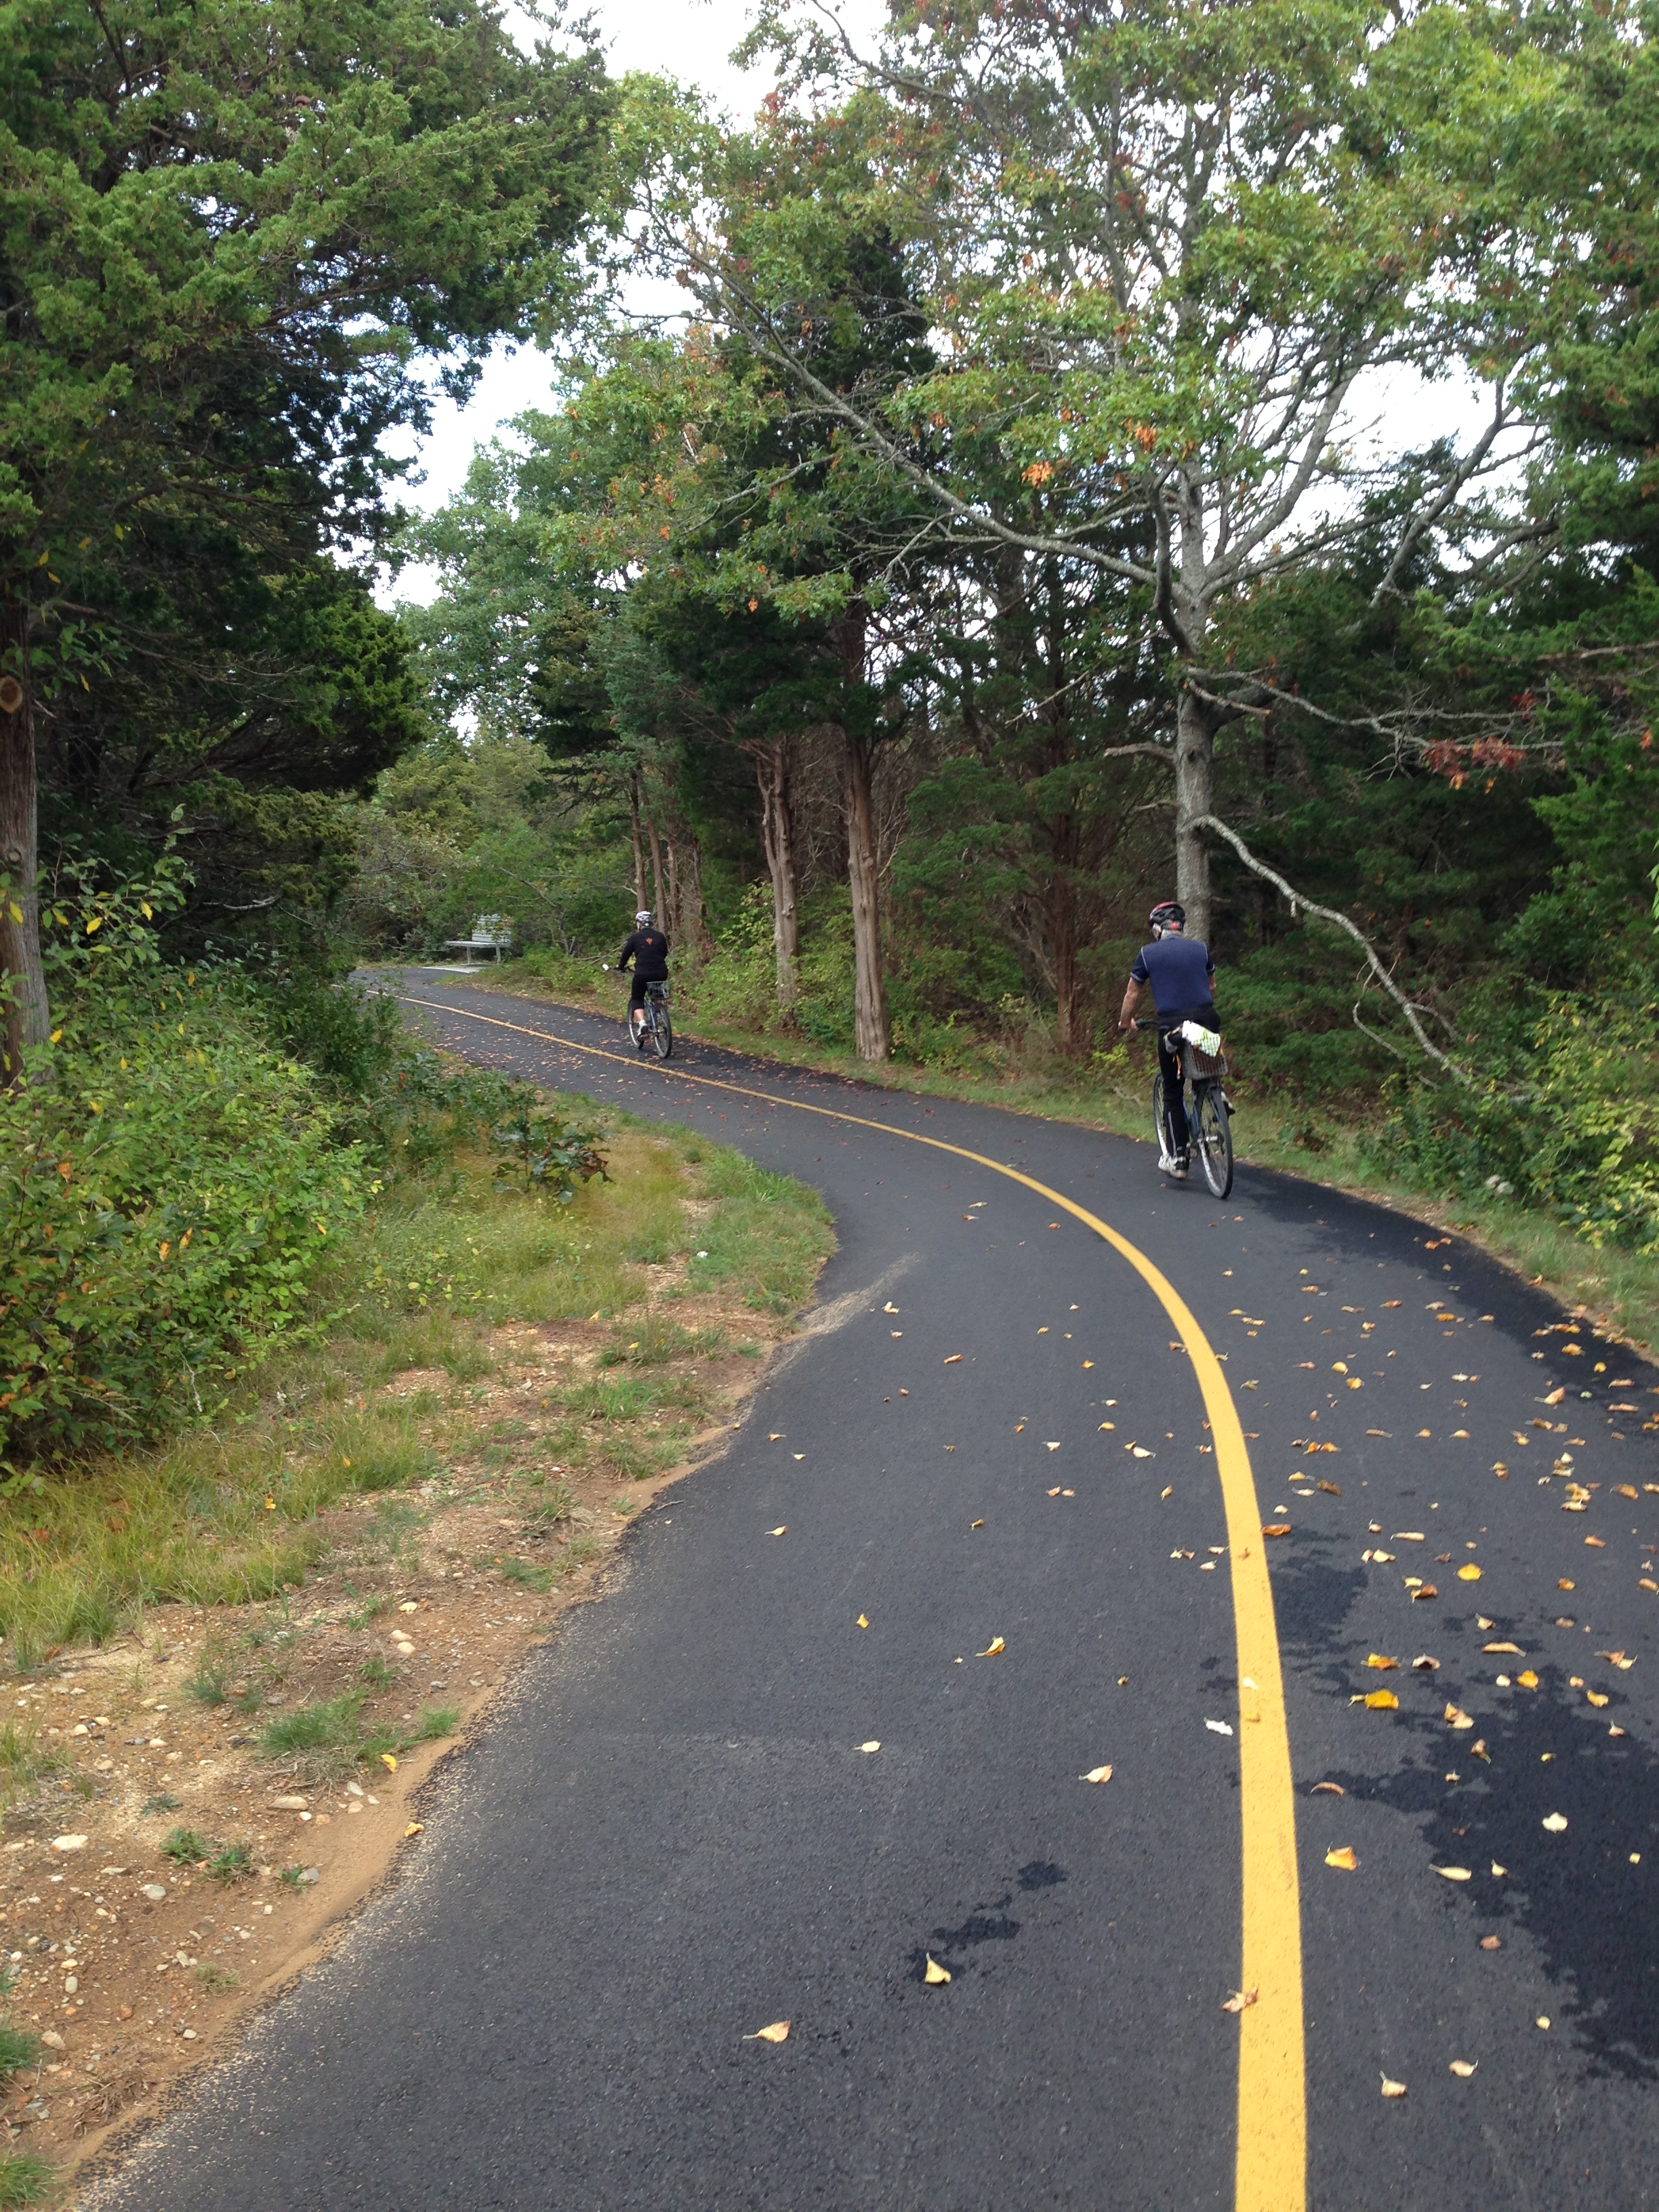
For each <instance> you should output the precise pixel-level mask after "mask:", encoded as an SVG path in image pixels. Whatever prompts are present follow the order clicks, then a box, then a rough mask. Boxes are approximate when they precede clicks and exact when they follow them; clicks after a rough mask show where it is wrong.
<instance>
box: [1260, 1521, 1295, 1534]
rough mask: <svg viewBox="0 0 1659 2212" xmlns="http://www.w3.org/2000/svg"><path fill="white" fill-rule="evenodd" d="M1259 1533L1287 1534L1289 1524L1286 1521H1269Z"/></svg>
mask: <svg viewBox="0 0 1659 2212" xmlns="http://www.w3.org/2000/svg"><path fill="white" fill-rule="evenodd" d="M1261 1533H1262V1534H1263V1535H1264V1536H1288V1535H1289V1534H1290V1533H1291V1524H1290V1522H1288V1521H1269V1522H1268V1523H1267V1526H1266V1528H1263V1530H1262V1531H1261Z"/></svg>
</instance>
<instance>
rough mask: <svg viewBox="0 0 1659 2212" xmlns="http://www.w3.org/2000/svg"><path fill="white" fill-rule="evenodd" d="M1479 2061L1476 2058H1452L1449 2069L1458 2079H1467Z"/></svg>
mask: <svg viewBox="0 0 1659 2212" xmlns="http://www.w3.org/2000/svg"><path fill="white" fill-rule="evenodd" d="M1479 2064H1480V2060H1479V2059H1478V2058H1454V2059H1453V2061H1452V2063H1451V2066H1450V2069H1449V2070H1450V2071H1451V2072H1452V2073H1454V2074H1455V2075H1456V2076H1457V2078H1458V2080H1459V2081H1468V2078H1469V2076H1470V2075H1472V2074H1473V2073H1474V2069H1475V2068H1476V2067H1477V2066H1478V2065H1479Z"/></svg>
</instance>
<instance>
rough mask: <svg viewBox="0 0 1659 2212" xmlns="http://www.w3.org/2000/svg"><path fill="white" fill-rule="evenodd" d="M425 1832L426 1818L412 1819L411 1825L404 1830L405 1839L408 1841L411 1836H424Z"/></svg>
mask: <svg viewBox="0 0 1659 2212" xmlns="http://www.w3.org/2000/svg"><path fill="white" fill-rule="evenodd" d="M425 1833H426V1822H425V1821H424V1820H411V1821H410V1824H409V1826H407V1827H406V1828H405V1829H404V1842H405V1843H407V1842H408V1840H409V1838H410V1837H411V1836H423V1835H424V1834H425Z"/></svg>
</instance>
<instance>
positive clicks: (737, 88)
mask: <svg viewBox="0 0 1659 2212" xmlns="http://www.w3.org/2000/svg"><path fill="white" fill-rule="evenodd" d="M844 12H845V13H846V15H848V19H849V20H850V21H854V22H858V21H875V20H878V17H879V16H880V15H883V14H884V12H885V10H884V9H882V8H880V6H879V4H878V0H853V4H852V5H850V6H848V8H847V9H845V11H844ZM592 13H593V15H594V18H595V20H596V21H597V22H598V23H599V27H600V33H601V37H602V40H603V42H604V44H605V50H606V53H607V56H608V58H609V62H610V66H611V70H612V71H613V73H614V74H616V75H617V76H623V75H624V74H625V73H626V72H627V71H628V70H659V71H660V72H662V73H663V74H664V75H665V76H673V77H678V79H679V81H680V82H682V83H684V84H688V85H698V86H701V87H702V89H703V90H704V91H705V92H707V93H708V94H710V95H711V96H712V97H713V98H714V100H716V101H717V102H718V103H719V104H720V106H722V107H724V108H725V109H726V111H727V112H729V113H730V114H732V115H733V116H735V117H737V118H741V119H745V120H746V119H747V118H748V117H749V116H750V115H752V114H753V112H754V111H755V109H756V108H757V106H759V104H760V102H761V100H763V98H764V96H765V94H766V93H767V91H768V89H769V87H770V84H771V71H770V68H769V66H763V67H762V68H761V69H759V70H751V71H749V72H747V73H745V72H744V70H738V69H735V68H733V67H732V63H731V61H730V59H729V58H728V57H729V56H730V54H731V52H732V48H733V47H734V46H736V45H737V44H738V40H740V39H741V38H742V37H743V35H744V32H745V31H746V30H747V28H748V27H749V19H750V0H671V4H664V0H598V4H597V5H595V6H594V7H593V9H592ZM549 382H550V365H549V362H548V361H547V359H546V357H545V356H544V355H542V354H540V353H538V351H537V350H536V349H534V348H533V347H523V348H520V349H519V350H518V351H517V352H508V351H507V350H506V349H500V350H499V351H498V352H497V353H496V355H495V357H494V358H493V359H492V360H491V362H490V363H489V367H488V368H486V369H485V371H484V373H483V376H482V377H481V378H480V380H479V381H478V386H477V390H476V391H475V392H474V393H473V395H472V398H471V401H470V402H469V403H468V404H467V405H466V406H465V408H458V407H455V406H453V405H452V404H450V402H448V401H447V400H444V399H440V400H439V402H438V404H437V405H436V407H435V410H434V417H433V426H432V433H431V435H430V436H429V437H427V438H423V439H420V440H416V439H412V438H402V439H398V438H388V440H387V441H386V445H387V449H388V450H389V451H391V452H392V453H397V454H398V455H400V456H402V455H404V454H406V453H411V452H412V453H413V454H414V456H415V459H416V466H417V471H418V472H419V474H420V475H421V476H422V478H423V481H422V483H419V484H415V485H410V486H408V487H407V488H406V489H405V490H404V495H403V496H404V501H405V502H406V503H407V504H408V505H410V506H411V507H417V508H420V509H422V510H429V509H431V508H433V507H441V505H442V504H443V502H444V501H445V500H446V499H447V498H448V497H449V496H450V495H451V493H453V492H455V491H458V490H459V489H460V486H461V483H462V481H463V479H464V478H465V475H466V467H467V463H468V462H469V461H470V460H471V458H472V453H473V448H474V447H477V446H478V445H481V444H483V441H485V440H486V439H487V438H489V436H490V435H491V434H492V433H493V432H494V431H495V428H496V427H497V425H498V424H500V423H502V422H507V421H510V420H511V418H512V417H513V416H515V415H519V414H522V413H523V412H524V410H526V408H528V407H538V406H541V405H543V404H545V402H546V398H547V394H548V386H549ZM432 589H433V581H432V579H431V578H430V577H429V576H428V575H426V574H422V572H421V571H419V570H416V569H414V568H406V569H404V573H403V574H402V576H401V577H400V578H399V580H398V585H397V587H396V591H395V594H394V595H395V596H396V597H397V598H398V599H427V598H428V597H429V596H430V594H431V592H432Z"/></svg>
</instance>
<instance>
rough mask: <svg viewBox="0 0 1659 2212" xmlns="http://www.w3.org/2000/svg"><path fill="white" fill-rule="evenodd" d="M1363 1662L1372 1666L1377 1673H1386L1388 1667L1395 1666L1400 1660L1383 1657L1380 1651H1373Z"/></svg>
mask: <svg viewBox="0 0 1659 2212" xmlns="http://www.w3.org/2000/svg"><path fill="white" fill-rule="evenodd" d="M1365 1664H1366V1665H1367V1666H1368V1667H1374V1668H1376V1671H1377V1673H1378V1674H1387V1672H1388V1671H1389V1668H1390V1667H1397V1666H1398V1665H1399V1664H1400V1662H1399V1661H1398V1660H1397V1659H1389V1658H1387V1657H1385V1656H1383V1653H1382V1652H1381V1651H1373V1652H1372V1654H1371V1656H1370V1658H1369V1659H1368V1660H1367V1661H1366V1662H1365Z"/></svg>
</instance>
